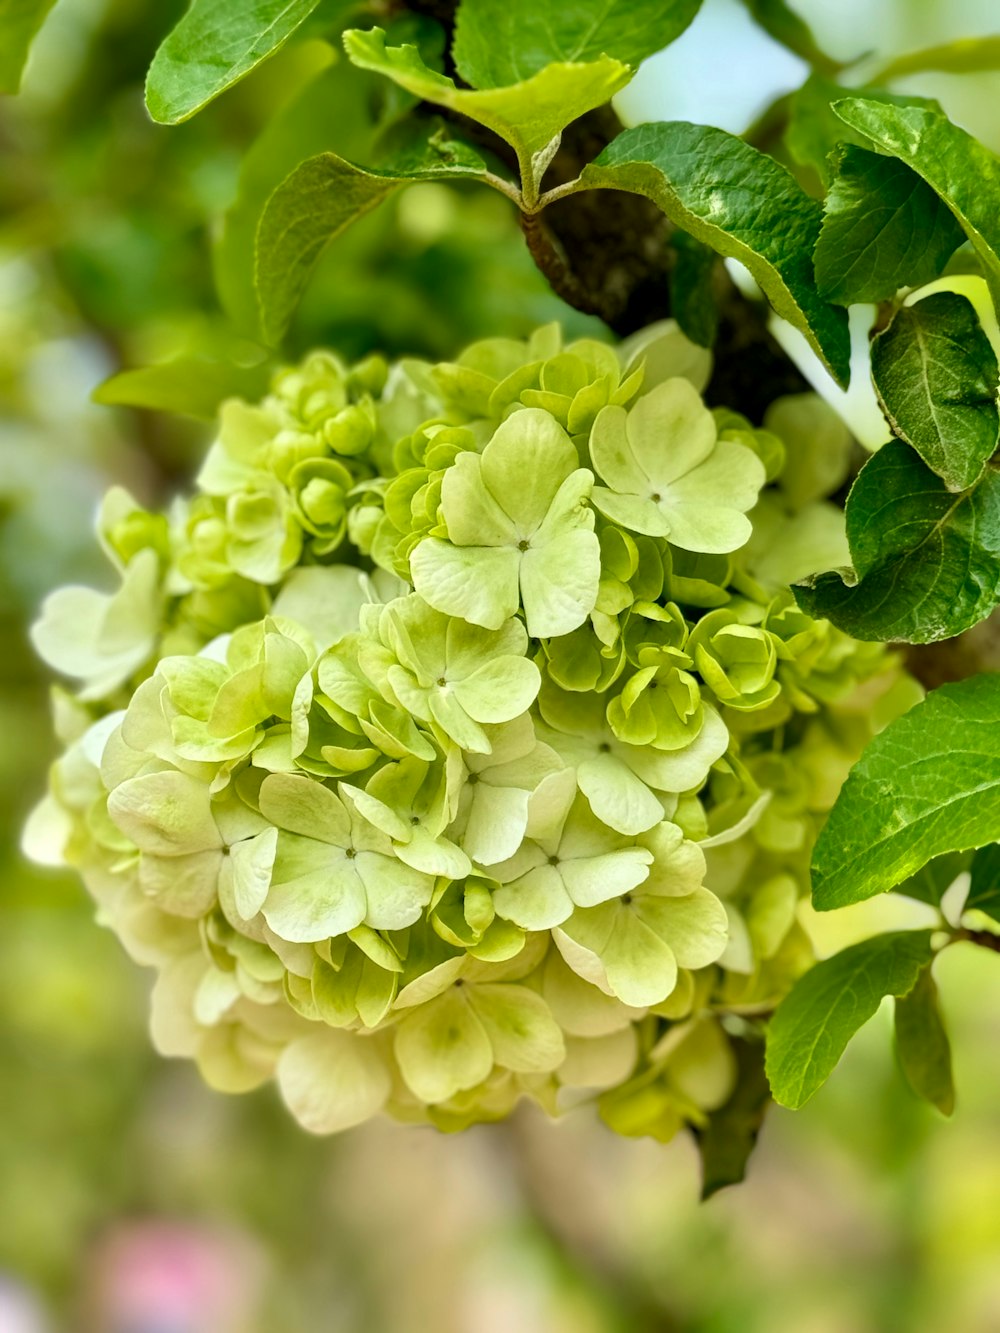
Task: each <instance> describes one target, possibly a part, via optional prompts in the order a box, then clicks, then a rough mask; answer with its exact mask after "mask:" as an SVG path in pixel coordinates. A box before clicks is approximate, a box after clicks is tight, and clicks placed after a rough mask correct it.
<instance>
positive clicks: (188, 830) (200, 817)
mask: <svg viewBox="0 0 1000 1333" xmlns="http://www.w3.org/2000/svg"><path fill="white" fill-rule="evenodd" d="M108 814H109V815H110V816H111V818H112V819H113V820H114V822H115V824H116V825H117V826H118V827H119V828H120V829H121V831H122V832H123V833H124V834H125V835H126V837H129V838H131V839H132V841H133V842H134V843H135V845H136V846H137V847H138V848H139V849H140V851H143V852H152V853H154V854H156V855H158V856H181V855H183V854H185V853H187V852H200V851H205V850H206V849H208V848H210V847H221V846H222V839H221V837H220V836H219V830H218V828H217V827H216V824H215V820H214V819H213V818H212V804H211V797H210V795H209V790H208V788H207V787H206V786H205V784H204V783H202V782H198V781H197V780H196V779H195V778H191V777H188V775H187V774H186V773H177V772H173V771H166V772H162V773H149V774H146V775H145V776H144V777H138V778H129V779H128V780H127V781H125V782H123V783H122V784H121V786H120V787H117V788H116V789H115V790H114V791H113V792H112V793H111V795H110V796H109V798H108Z"/></svg>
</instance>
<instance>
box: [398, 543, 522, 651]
mask: <svg viewBox="0 0 1000 1333" xmlns="http://www.w3.org/2000/svg"><path fill="white" fill-rule="evenodd" d="M519 565H520V559H519V555H518V552H517V550H516V549H515V548H514V547H511V546H495V547H493V546H452V545H451V543H450V542H443V541H439V540H438V539H437V538H436V537H428V538H427V539H426V540H424V541H422V542H421V543H420V544H419V546H417V548H416V549H415V550H414V552H413V554H412V555H411V556H410V572H411V574H412V576H413V586H414V587H415V588H416V590H417V592H418V593H419V594H420V595H421V597H423V598H424V599H425V601H427V603H428V604H429V605H430V606H433V607H434V608H435V609H436V610H438V611H443V612H444V613H445V614H446V615H450V616H461V617H462V619H463V620H469V621H471V622H472V623H473V624H474V625H483V626H485V628H486V629H499V628H500V626H501V625H502V624H503V623H504V621H505V620H507V619H508V618H509V617H510V616H513V615H514V614H515V613H516V612H517V610H518V607H519V605H520V598H519V594H518V583H517V575H518V568H519Z"/></svg>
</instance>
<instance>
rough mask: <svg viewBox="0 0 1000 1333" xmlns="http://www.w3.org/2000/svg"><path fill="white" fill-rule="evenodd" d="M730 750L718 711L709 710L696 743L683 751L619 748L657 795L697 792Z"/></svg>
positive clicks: (640, 747)
mask: <svg viewBox="0 0 1000 1333" xmlns="http://www.w3.org/2000/svg"><path fill="white" fill-rule="evenodd" d="M728 749H729V729H728V728H727V726H726V724H725V722H723V720H722V718H721V717H719V715H718V713H716V712H715V710H714V709H712V708H710V707H708V705H707V704H706V706H705V720H704V722H703V724H702V728H701V731H700V732H699V733H698V736H697V737H696V739H695V740H694V741H692V742H691V744H690V745H689V746H687V747H686V748H685V749H683V750H674V751H667V750H654V749H653V748H652V746H649V745H644V746H635V745H632V746H629V745H621V746H619V747H616V753H617V754H619V755H620V756H621V758H622V759H623V760H624V761H625V763H627V764H628V766H629V768H631V770H632V772H633V773H635V774H636V776H637V777H640V778H642V780H643V782H648V783H649V785H650V786H651V787H655V788H656V790H657V791H668V792H682V791H693V790H694V789H695V788H696V787H699V786H700V785H701V784H702V783H703V782H704V781H705V778H706V777H707V776H708V772H709V769H710V768H711V767H712V765H713V764H714V763H715V762H716V760H717V759H721V758H722V756H723V755H724V754H725V753H726V751H727V750H728Z"/></svg>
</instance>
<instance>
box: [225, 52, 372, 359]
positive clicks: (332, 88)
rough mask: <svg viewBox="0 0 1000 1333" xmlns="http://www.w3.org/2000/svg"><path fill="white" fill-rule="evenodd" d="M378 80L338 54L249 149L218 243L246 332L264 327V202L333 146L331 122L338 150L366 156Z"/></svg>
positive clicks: (232, 304)
mask: <svg viewBox="0 0 1000 1333" xmlns="http://www.w3.org/2000/svg"><path fill="white" fill-rule="evenodd" d="M377 82H378V81H377V80H376V79H374V78H373V77H372V76H371V75H370V74H366V73H365V72H364V71H363V70H358V69H354V68H353V66H351V65H349V64H348V63H347V61H346V60H342V59H338V60H337V61H336V63H335V64H334V65H333V66H332V67H330V68H327V69H324V70H323V71H322V72H321V73H319V74H318V75H317V76H316V77H315V78H314V79H313V80H312V82H311V83H309V84H308V85H307V86H306V87H305V88H304V89H303V90H302V92H301V93H299V94H298V95H297V96H293V97H292V98H291V99H290V101H289V102H288V103H287V104H286V105H285V106H284V107H282V108H281V110H280V111H279V112H278V113H277V114H276V115H275V116H273V117H272V118H271V119H270V120H269V121H268V122H267V124H266V125H265V127H264V129H263V131H262V132H261V134H260V135H259V136H258V138H257V139H256V140H255V142H254V143H253V144H252V145H251V147H250V149H249V150H248V151H247V153H246V154H245V155H244V157H243V160H242V162H241V164H240V179H239V187H238V190H237V195H236V199H235V201H234V202H233V204H232V206H231V207H230V208H229V209H228V210H227V211H226V213H225V215H224V217H223V220H222V227H221V230H220V232H219V234H218V237H217V238H216V240H215V244H214V246H213V248H212V267H213V271H214V274H215V284H216V287H217V289H218V292H219V298H220V300H221V302H222V304H223V306H224V308H225V310H226V312H227V314H228V315H229V316H230V318H231V319H232V320H233V321H234V322H235V324H236V325H237V327H238V328H240V329H241V330H243V331H244V332H246V333H248V334H255V333H257V331H258V326H257V296H256V292H255V290H254V244H255V240H256V236H257V224H258V223H259V221H260V216H261V214H262V213H263V211H264V205H265V204H266V203H267V200H268V198H269V196H270V195H271V194H272V193H273V191H274V190H275V189H276V188H277V187H278V186H279V185H280V184H281V182H282V181H283V180H284V179H285V177H286V176H287V175H288V174H289V172H291V171H294V169H295V168H296V167H297V166H298V165H299V163H300V162H304V161H305V160H306V158H308V157H312V156H313V155H314V154H317V153H322V152H325V151H326V150H327V149H329V148H330V146H331V138H333V137H334V136H332V135H331V131H330V127H331V125H335V126H336V133H335V138H336V147H337V151H338V152H339V153H341V154H342V155H345V156H346V157H347V158H349V159H355V158H356V159H358V160H359V161H364V160H365V159H366V158H367V156H368V155H369V153H370V151H371V147H372V140H373V137H374V129H375V127H374V118H373V115H372V101H373V98H372V95H371V94H372V85H373V84H377Z"/></svg>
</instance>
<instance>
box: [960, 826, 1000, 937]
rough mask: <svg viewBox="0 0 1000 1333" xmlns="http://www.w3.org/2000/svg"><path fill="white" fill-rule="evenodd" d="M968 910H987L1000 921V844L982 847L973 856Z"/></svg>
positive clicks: (966, 906) (995, 919) (989, 914)
mask: <svg viewBox="0 0 1000 1333" xmlns="http://www.w3.org/2000/svg"><path fill="white" fill-rule="evenodd" d="M965 910H966V911H967V912H972V911H976V912H985V913H986V915H987V916H991V917H992V918H993V920H994V921H1000V846H998V845H997V844H996V843H991V844H990V845H989V846H987V847H980V848H979V850H978V851H977V852H976V854H975V856H974V857H973V858H972V883H971V884H970V885H969V895H968V897H967V898H966V900H965Z"/></svg>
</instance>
